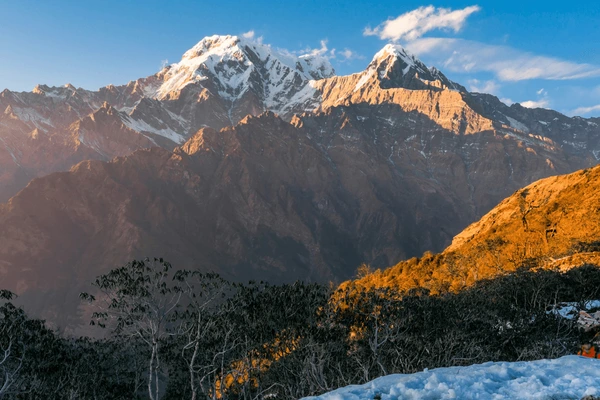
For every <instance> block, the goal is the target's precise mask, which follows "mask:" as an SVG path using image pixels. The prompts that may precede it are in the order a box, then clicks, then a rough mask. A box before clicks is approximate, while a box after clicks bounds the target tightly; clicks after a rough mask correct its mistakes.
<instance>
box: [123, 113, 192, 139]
mask: <svg viewBox="0 0 600 400" xmlns="http://www.w3.org/2000/svg"><path fill="white" fill-rule="evenodd" d="M123 123H124V124H125V126H127V127H128V128H129V129H132V130H134V131H136V132H148V133H153V134H155V135H159V136H163V137H165V138H167V139H169V140H171V141H173V142H175V143H177V144H182V143H184V142H185V137H184V136H183V135H182V134H180V133H177V132H175V131H173V130H172V129H170V128H164V129H158V128H155V127H153V126H151V125H149V124H148V123H147V122H145V121H142V120H135V119H133V118H131V117H129V116H124V117H123Z"/></svg>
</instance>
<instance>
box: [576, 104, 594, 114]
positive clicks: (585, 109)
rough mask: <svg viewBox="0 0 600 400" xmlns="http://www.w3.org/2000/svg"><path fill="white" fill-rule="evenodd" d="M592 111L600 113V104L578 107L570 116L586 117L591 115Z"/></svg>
mask: <svg viewBox="0 0 600 400" xmlns="http://www.w3.org/2000/svg"><path fill="white" fill-rule="evenodd" d="M594 111H598V112H600V104H598V105H596V106H591V107H579V108H577V109H575V110H573V111H571V114H572V115H587V114H590V113H593V112H594Z"/></svg>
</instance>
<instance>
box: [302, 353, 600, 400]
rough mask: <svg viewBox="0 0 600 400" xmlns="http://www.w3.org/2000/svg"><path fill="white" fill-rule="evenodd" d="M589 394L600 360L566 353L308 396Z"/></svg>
mask: <svg viewBox="0 0 600 400" xmlns="http://www.w3.org/2000/svg"><path fill="white" fill-rule="evenodd" d="M377 395H379V397H376V396H377ZM587 395H593V396H599V395H600V360H596V359H591V358H584V357H580V356H565V357H562V358H559V359H556V360H539V361H529V362H525V361H521V362H512V363H511V362H487V363H485V364H478V365H471V366H468V367H450V368H437V369H433V370H425V371H423V372H418V373H415V374H397V375H388V376H383V377H381V378H378V379H375V380H373V381H371V382H369V383H367V384H364V385H352V386H347V387H344V388H340V389H337V390H335V391H333V392H329V393H326V394H323V395H321V396H317V397H306V398H305V400H308V399H313V400H316V399H319V400H340V399H344V400H363V399H364V400H367V399H368V400H373V399H375V398H380V399H381V400H391V399H402V400H412V399H419V400H433V399H465V400H466V399H485V400H487V399H490V400H491V399H540V400H541V399H548V400H550V399H552V400H558V399H577V400H579V399H581V398H582V397H584V396H587Z"/></svg>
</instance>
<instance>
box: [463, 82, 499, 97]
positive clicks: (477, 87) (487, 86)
mask: <svg viewBox="0 0 600 400" xmlns="http://www.w3.org/2000/svg"><path fill="white" fill-rule="evenodd" d="M468 83H469V91H470V92H477V93H489V94H497V93H498V90H499V89H500V85H498V83H497V82H496V81H494V80H489V81H480V80H478V79H471V80H469V81H468Z"/></svg>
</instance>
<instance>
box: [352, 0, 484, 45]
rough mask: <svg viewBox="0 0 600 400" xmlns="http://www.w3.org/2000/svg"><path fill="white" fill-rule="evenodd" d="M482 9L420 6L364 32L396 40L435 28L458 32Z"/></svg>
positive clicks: (407, 38) (418, 35)
mask: <svg viewBox="0 0 600 400" xmlns="http://www.w3.org/2000/svg"><path fill="white" fill-rule="evenodd" d="M480 9H481V8H480V7H479V6H477V5H475V6H470V7H466V8H463V9H462V10H454V11H453V10H451V9H449V8H436V7H434V6H427V7H419V8H417V9H416V10H413V11H409V12H407V13H404V14H402V15H399V16H398V17H396V18H394V19H388V20H387V21H385V22H383V23H381V24H379V25H377V26H376V27H375V28H372V29H371V28H370V27H367V28H365V30H364V32H363V34H364V35H365V36H378V37H379V38H380V39H382V40H392V41H394V42H396V41H398V40H415V39H418V38H420V37H421V36H423V35H424V34H425V33H427V32H429V31H432V30H435V29H449V30H453V31H454V32H458V31H460V30H461V28H462V27H463V25H464V24H465V22H466V20H467V18H468V17H469V16H470V15H471V14H473V13H474V12H477V11H479V10H480Z"/></svg>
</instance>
